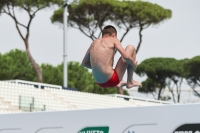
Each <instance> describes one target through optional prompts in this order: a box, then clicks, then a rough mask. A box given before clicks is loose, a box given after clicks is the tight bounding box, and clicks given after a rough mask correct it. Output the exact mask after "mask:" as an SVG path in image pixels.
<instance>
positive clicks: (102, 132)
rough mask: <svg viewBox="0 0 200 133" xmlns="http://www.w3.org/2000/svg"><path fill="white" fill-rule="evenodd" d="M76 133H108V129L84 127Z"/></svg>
mask: <svg viewBox="0 0 200 133" xmlns="http://www.w3.org/2000/svg"><path fill="white" fill-rule="evenodd" d="M78 133H109V127H86V128H84V129H82V130H81V131H79V132H78Z"/></svg>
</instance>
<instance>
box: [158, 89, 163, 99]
mask: <svg viewBox="0 0 200 133" xmlns="http://www.w3.org/2000/svg"><path fill="white" fill-rule="evenodd" d="M161 92H162V88H159V92H158V100H161Z"/></svg>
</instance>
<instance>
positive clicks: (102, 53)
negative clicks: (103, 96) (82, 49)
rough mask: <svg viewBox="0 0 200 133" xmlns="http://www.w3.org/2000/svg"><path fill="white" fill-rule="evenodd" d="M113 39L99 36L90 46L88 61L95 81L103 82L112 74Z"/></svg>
mask: <svg viewBox="0 0 200 133" xmlns="http://www.w3.org/2000/svg"><path fill="white" fill-rule="evenodd" d="M114 39H115V38H113V37H105V38H100V39H97V40H95V41H94V42H93V43H92V44H91V46H90V55H91V56H90V63H91V67H92V73H93V76H94V78H95V81H96V82H97V83H105V82H106V81H108V80H109V79H110V78H111V77H112V75H113V72H114V71H113V62H114V54H115V45H114V42H115V41H114Z"/></svg>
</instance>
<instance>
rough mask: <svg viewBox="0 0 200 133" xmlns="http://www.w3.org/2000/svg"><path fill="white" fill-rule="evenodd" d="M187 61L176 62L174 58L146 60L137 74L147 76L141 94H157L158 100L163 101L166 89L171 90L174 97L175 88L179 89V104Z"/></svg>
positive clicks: (139, 67)
mask: <svg viewBox="0 0 200 133" xmlns="http://www.w3.org/2000/svg"><path fill="white" fill-rule="evenodd" d="M185 61H186V60H176V59H174V58H150V59H146V60H144V61H143V62H142V63H141V64H139V65H138V67H137V70H136V73H137V74H138V75H139V76H145V75H146V76H147V79H146V80H145V81H143V82H142V85H143V86H142V87H140V88H139V90H138V91H139V92H144V93H147V92H152V93H153V92H155V93H157V94H158V99H159V98H160V99H162V96H161V93H162V91H163V89H165V88H166V87H168V88H169V90H170V91H171V93H172V95H173V100H174V102H175V101H176V100H175V97H174V93H173V87H172V86H174V85H175V87H176V89H177V91H176V92H177V96H178V97H177V102H179V100H180V92H181V91H180V89H181V84H182V81H183V78H184V75H185V70H184V69H183V66H184V64H185ZM167 99H168V98H167Z"/></svg>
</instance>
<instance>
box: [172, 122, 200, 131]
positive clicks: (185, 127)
mask: <svg viewBox="0 0 200 133" xmlns="http://www.w3.org/2000/svg"><path fill="white" fill-rule="evenodd" d="M173 133H200V124H185V125H182V126H180V127H178V128H177V129H176V130H175V131H174V132H173Z"/></svg>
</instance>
